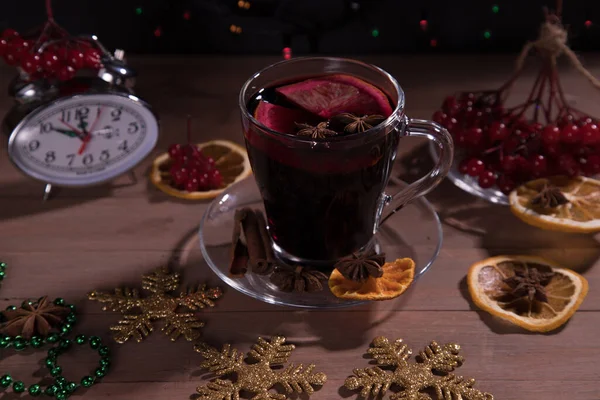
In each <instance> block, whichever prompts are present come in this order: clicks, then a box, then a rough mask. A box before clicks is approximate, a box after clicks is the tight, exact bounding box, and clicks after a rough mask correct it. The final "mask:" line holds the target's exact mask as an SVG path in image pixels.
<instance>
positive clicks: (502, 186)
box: [496, 175, 517, 194]
mask: <svg viewBox="0 0 600 400" xmlns="http://www.w3.org/2000/svg"><path fill="white" fill-rule="evenodd" d="M496 186H497V187H498V189H499V190H500V191H501V192H502V193H504V194H509V193H510V192H512V191H513V189H514V188H515V187H517V184H516V183H515V181H514V180H513V179H512V178H511V177H510V176H508V175H501V176H500V177H498V180H497V181H496Z"/></svg>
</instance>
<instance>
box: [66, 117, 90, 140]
mask: <svg viewBox="0 0 600 400" xmlns="http://www.w3.org/2000/svg"><path fill="white" fill-rule="evenodd" d="M60 122H61V123H62V124H63V125H65V126H66V127H67V128H69V129H70V130H71V131H72V132H75V134H76V135H77V137H78V138H79V139H81V140H83V139H84V138H85V133H83V132H81V131H79V130H77V129H76V128H75V127H73V126H72V125H71V124H69V123H68V122H65V121H63V120H62V119H61V120H60Z"/></svg>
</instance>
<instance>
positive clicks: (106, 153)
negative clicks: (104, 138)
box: [100, 150, 110, 161]
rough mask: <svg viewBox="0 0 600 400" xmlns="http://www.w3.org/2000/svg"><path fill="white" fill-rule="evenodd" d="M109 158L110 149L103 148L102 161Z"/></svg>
mask: <svg viewBox="0 0 600 400" xmlns="http://www.w3.org/2000/svg"><path fill="white" fill-rule="evenodd" d="M109 158H110V154H109V153H108V150H102V153H100V161H108V159H109Z"/></svg>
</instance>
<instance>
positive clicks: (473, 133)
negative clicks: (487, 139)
mask: <svg viewBox="0 0 600 400" xmlns="http://www.w3.org/2000/svg"><path fill="white" fill-rule="evenodd" d="M466 135H467V137H466V140H467V144H468V145H469V146H472V147H477V146H479V145H480V144H481V141H482V140H483V130H482V129H481V128H470V129H469V130H468V131H467V132H466Z"/></svg>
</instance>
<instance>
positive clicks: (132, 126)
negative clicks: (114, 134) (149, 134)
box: [127, 122, 140, 133]
mask: <svg viewBox="0 0 600 400" xmlns="http://www.w3.org/2000/svg"><path fill="white" fill-rule="evenodd" d="M139 130H140V127H139V125H138V123H137V122H130V123H129V127H128V128H127V132H128V133H136V132H137V131H139Z"/></svg>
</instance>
